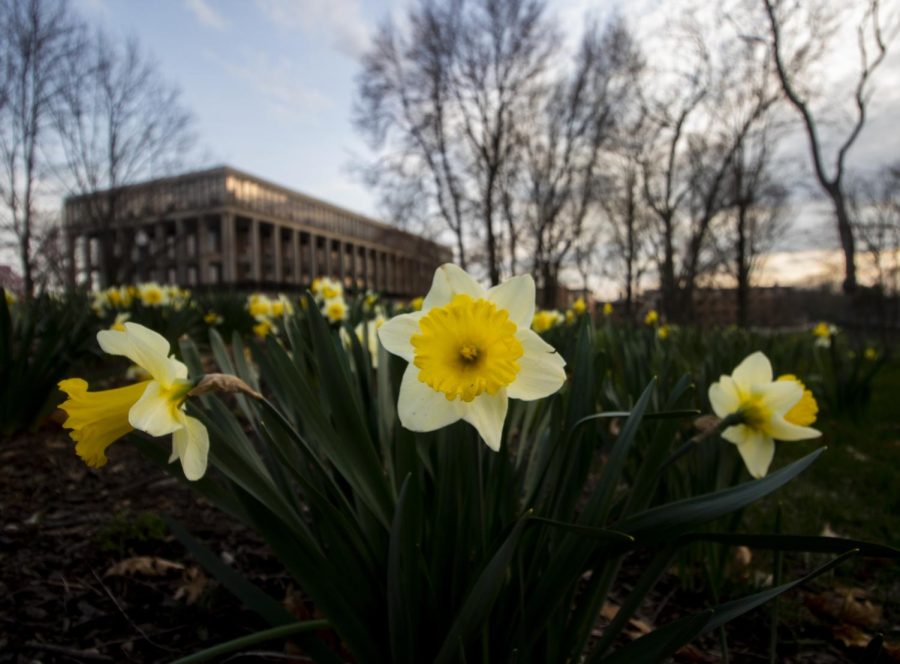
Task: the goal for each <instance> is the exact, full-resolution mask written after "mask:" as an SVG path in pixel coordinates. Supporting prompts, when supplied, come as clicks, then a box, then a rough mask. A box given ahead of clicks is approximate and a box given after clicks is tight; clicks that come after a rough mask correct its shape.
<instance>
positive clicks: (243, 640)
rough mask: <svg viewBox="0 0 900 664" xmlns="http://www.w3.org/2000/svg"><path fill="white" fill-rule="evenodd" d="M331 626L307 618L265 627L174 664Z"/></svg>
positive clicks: (193, 663)
mask: <svg viewBox="0 0 900 664" xmlns="http://www.w3.org/2000/svg"><path fill="white" fill-rule="evenodd" d="M328 627H329V624H328V621H327V620H307V621H305V622H293V623H291V624H289V625H281V626H279V627H273V628H272V629H265V630H262V631H260V632H254V633H253V634H248V635H247V636H242V637H240V638H237V639H232V640H231V641H226V642H225V643H220V644H218V645H215V646H213V647H212V648H207V649H206V650H201V651H200V652H195V653H194V654H192V655H188V656H187V657H180V658H178V659H176V660H175V661H174V662H172V664H197V663H198V662H208V661H209V660H211V659H212V658H213V657H220V656H222V655H227V654H229V653H233V652H237V651H238V650H241V649H243V648H247V647H249V646H253V645H256V644H257V643H265V642H266V641H274V640H275V639H286V638H289V637H292V636H298V635H300V634H303V633H305V632H311V631H313V630H318V629H327V628H328ZM318 661H340V660H338V659H337V657H332V658H328V659H319V660H318Z"/></svg>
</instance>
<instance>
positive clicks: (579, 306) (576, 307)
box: [572, 297, 587, 316]
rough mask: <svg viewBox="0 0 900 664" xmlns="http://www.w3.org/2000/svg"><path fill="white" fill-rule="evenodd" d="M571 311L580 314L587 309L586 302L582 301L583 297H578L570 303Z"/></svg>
mask: <svg viewBox="0 0 900 664" xmlns="http://www.w3.org/2000/svg"><path fill="white" fill-rule="evenodd" d="M572 311H574V312H575V315H576V316H580V315H582V314H583V313H584V312H585V311H587V303H586V302H585V301H584V298H583V297H579V298H578V299H577V300H575V302H574V303H572Z"/></svg>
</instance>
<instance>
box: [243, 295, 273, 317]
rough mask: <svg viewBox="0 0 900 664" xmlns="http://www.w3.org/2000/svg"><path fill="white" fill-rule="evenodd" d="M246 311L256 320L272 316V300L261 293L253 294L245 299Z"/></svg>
mask: <svg viewBox="0 0 900 664" xmlns="http://www.w3.org/2000/svg"><path fill="white" fill-rule="evenodd" d="M247 311H249V312H250V315H251V316H253V317H254V318H256V319H260V318H263V317H266V316H271V315H272V300H270V299H269V298H268V297H267V296H265V295H263V294H262V293H253V294H252V295H250V297H248V298H247Z"/></svg>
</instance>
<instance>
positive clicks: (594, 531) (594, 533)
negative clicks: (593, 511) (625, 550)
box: [528, 516, 634, 544]
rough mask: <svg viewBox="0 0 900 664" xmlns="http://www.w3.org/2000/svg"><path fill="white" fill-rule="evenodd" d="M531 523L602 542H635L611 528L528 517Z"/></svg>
mask: <svg viewBox="0 0 900 664" xmlns="http://www.w3.org/2000/svg"><path fill="white" fill-rule="evenodd" d="M528 521H529V523H544V524H547V525H548V526H553V527H554V528H561V529H562V530H567V531H569V532H571V533H575V534H576V535H583V536H584V537H590V538H592V539H602V540H611V541H613V542H619V543H622V544H631V543H633V542H634V538H633V537H632V536H631V535H629V534H627V533H620V532H619V531H618V530H611V529H609V528H595V527H593V526H584V525H581V524H579V523H568V522H565V521H556V520H554V519H545V518H543V517H540V516H530V517H528Z"/></svg>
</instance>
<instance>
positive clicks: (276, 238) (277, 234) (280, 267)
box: [272, 224, 284, 283]
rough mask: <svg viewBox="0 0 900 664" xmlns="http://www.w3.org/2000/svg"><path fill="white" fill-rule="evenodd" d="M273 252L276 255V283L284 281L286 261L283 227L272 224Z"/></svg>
mask: <svg viewBox="0 0 900 664" xmlns="http://www.w3.org/2000/svg"><path fill="white" fill-rule="evenodd" d="M272 250H273V251H274V254H275V256H274V257H275V281H276V282H278V283H282V282H283V281H284V259H283V257H282V254H281V226H279V225H278V224H272Z"/></svg>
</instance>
